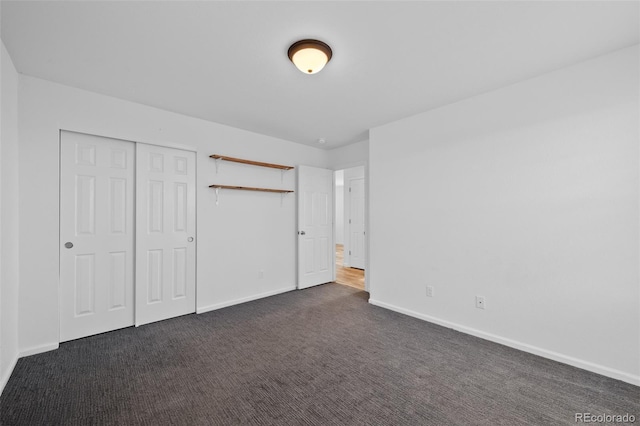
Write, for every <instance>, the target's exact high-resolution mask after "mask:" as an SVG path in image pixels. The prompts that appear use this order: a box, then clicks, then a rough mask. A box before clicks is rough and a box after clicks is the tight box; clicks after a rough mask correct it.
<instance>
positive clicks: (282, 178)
mask: <svg viewBox="0 0 640 426" xmlns="http://www.w3.org/2000/svg"><path fill="white" fill-rule="evenodd" d="M284 172H285V171H284V170H283V169H280V182H281V183H282V182H284Z"/></svg>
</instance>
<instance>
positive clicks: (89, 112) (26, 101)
mask: <svg viewBox="0 0 640 426" xmlns="http://www.w3.org/2000/svg"><path fill="white" fill-rule="evenodd" d="M20 84H21V90H20V97H19V113H20V114H19V130H20V159H21V161H20V217H21V232H20V239H21V245H20V279H21V291H20V349H21V353H22V354H30V353H36V352H39V351H43V350H48V349H53V348H55V347H57V342H58V307H57V303H56V302H55V301H57V300H58V263H59V239H58V223H59V218H58V198H59V189H58V173H59V171H58V156H59V152H58V151H59V142H58V131H59V129H66V130H73V131H80V132H86V133H91V134H97V135H101V136H108V137H113V138H120V139H125V140H133V141H139V142H150V143H165V142H166V143H170V144H181V145H185V146H189V147H192V148H195V149H196V150H197V169H198V170H197V186H198V189H197V196H198V206H197V215H198V221H197V227H198V229H197V240H196V241H197V244H198V246H197V250H198V254H197V265H198V271H197V292H198V295H197V299H198V301H197V307H198V311H201V312H202V311H206V310H210V309H216V308H219V307H222V306H226V305H229V304H234V303H238V302H241V301H244V300H249V299H252V298H256V297H260V296H265V295H268V294H274V293H277V292H281V291H286V290H290V289H293V288H295V284H296V249H295V248H296V245H295V244H296V222H295V218H296V212H295V205H296V203H295V194H290V195H288V196H285V197H284V198H283V199H282V201H281V197H280V195H279V194H272V193H255V192H245V191H230V190H227V191H224V190H223V191H222V192H221V194H220V199H219V205H218V206H216V204H215V192H214V190H212V189H210V188H208V186H209V185H210V184H213V183H221V184H235V185H251V186H265V187H275V188H288V189H293V188H295V170H292V171H289V172H285V173H284V174H282V175H281V173H280V171H279V170H273V169H263V168H256V167H251V166H246V165H239V164H233V163H221V164H220V168H219V170H218V172H217V173H216V168H215V162H214V160H212V159H210V158H209V155H210V154H214V153H217V154H224V155H229V156H234V157H241V158H248V159H253V160H258V161H265V162H273V163H280V164H289V165H298V164H306V165H311V166H316V167H326V166H327V155H328V154H327V153H326V151H323V150H319V149H315V148H310V147H306V146H303V145H300V144H295V143H291V142H287V141H283V140H279V139H275V138H271V137H267V136H262V135H258V134H255V133H250V132H246V131H242V130H238V129H234V128H231V127H227V126H223V125H219V124H215V123H211V122H207V121H203V120H199V119H195V118H190V117H186V116H182V115H178V114H174V113H170V112H166V111H161V110H158V109H155V108H150V107H146V106H143V105H139V104H135V103H131V102H125V101H122V100H118V99H115V98H110V97H107V96H103V95H99V94H96V93H91V92H87V91H83V90H78V89H74V88H70V87H66V86H62V85H59V84H54V83H50V82H47V81H44V80H40V79H35V78H31V77H26V76H23V77H21V79H20ZM259 271H264V272H263V277H262V278H260V273H259Z"/></svg>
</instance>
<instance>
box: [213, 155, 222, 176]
mask: <svg viewBox="0 0 640 426" xmlns="http://www.w3.org/2000/svg"><path fill="white" fill-rule="evenodd" d="M213 161H215V163H216V174H218V167H219V166H220V159H219V158H214V160H213Z"/></svg>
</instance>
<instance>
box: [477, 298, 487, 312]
mask: <svg viewBox="0 0 640 426" xmlns="http://www.w3.org/2000/svg"><path fill="white" fill-rule="evenodd" d="M484 307H485V303H484V296H476V308H478V309H484Z"/></svg>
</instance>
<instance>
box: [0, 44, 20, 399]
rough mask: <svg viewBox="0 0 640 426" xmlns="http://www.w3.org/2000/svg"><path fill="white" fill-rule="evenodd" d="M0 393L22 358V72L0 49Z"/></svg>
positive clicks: (3, 48) (3, 49) (5, 51)
mask: <svg viewBox="0 0 640 426" xmlns="http://www.w3.org/2000/svg"><path fill="white" fill-rule="evenodd" d="M0 55H1V56H0V65H1V67H0V68H1V71H0V77H1V78H0V81H1V83H0V93H1V96H0V98H1V106H0V123H1V124H0V206H1V207H0V236H1V238H0V241H1V243H0V392H2V389H3V388H4V385H5V384H6V383H7V380H8V379H9V376H10V375H11V372H12V371H13V367H14V365H15V362H16V361H17V359H18V247H19V239H18V222H19V220H18V217H19V215H18V74H17V72H16V70H15V68H14V66H13V62H12V61H11V58H10V57H9V54H8V53H7V50H6V49H5V46H4V43H2V51H1V52H0Z"/></svg>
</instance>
